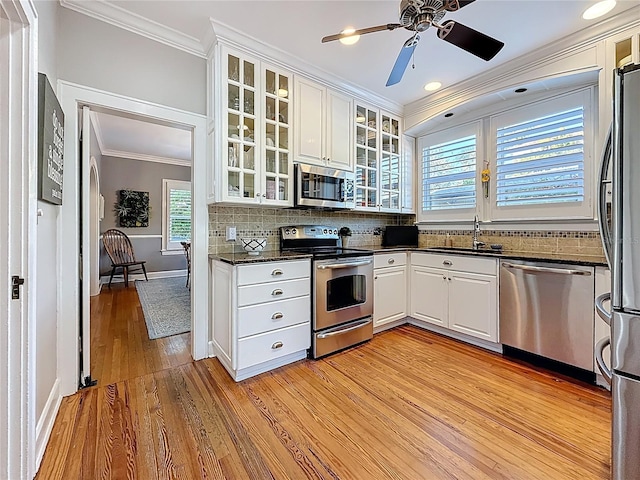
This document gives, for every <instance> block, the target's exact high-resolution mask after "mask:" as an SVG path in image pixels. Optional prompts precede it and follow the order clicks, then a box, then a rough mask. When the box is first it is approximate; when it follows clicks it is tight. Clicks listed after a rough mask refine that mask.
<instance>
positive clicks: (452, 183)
mask: <svg viewBox="0 0 640 480" xmlns="http://www.w3.org/2000/svg"><path fill="white" fill-rule="evenodd" d="M422 159H423V162H422V168H423V178H424V186H425V188H424V190H423V192H422V209H423V210H443V209H450V208H473V207H475V206H476V194H475V177H476V136H475V135H471V136H468V137H465V138H459V139H456V140H453V141H451V142H447V143H441V144H439V145H433V146H430V147H427V148H425V149H424V150H423V152H422Z"/></svg>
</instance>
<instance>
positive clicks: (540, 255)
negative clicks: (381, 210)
mask: <svg viewBox="0 0 640 480" xmlns="http://www.w3.org/2000/svg"><path fill="white" fill-rule="evenodd" d="M358 249H359V250H369V251H371V252H373V253H387V252H425V253H442V254H449V255H470V256H475V257H494V258H504V259H510V260H524V261H532V262H549V263H571V264H574V265H584V266H588V267H606V266H608V265H607V260H606V258H604V257H596V256H593V255H577V254H568V253H544V252H518V251H496V250H489V249H486V250H482V249H481V250H471V249H468V250H467V249H460V250H456V249H455V248H450V247H423V248H419V247H358Z"/></svg>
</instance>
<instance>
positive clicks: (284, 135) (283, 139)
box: [278, 125, 289, 150]
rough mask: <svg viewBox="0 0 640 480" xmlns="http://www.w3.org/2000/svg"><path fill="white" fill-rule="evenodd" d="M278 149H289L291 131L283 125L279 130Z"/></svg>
mask: <svg viewBox="0 0 640 480" xmlns="http://www.w3.org/2000/svg"><path fill="white" fill-rule="evenodd" d="M278 147H280V148H282V149H284V150H288V149H289V129H288V128H287V127H286V126H283V125H281V126H280V127H279V129H278Z"/></svg>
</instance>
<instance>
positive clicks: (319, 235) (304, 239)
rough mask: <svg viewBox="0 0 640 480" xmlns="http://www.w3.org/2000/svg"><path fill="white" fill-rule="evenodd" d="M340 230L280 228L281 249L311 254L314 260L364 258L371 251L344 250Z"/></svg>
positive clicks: (322, 227)
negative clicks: (341, 244) (340, 244)
mask: <svg viewBox="0 0 640 480" xmlns="http://www.w3.org/2000/svg"><path fill="white" fill-rule="evenodd" d="M339 238H340V237H339V236H338V229H337V228H336V227H328V226H324V225H293V226H289V227H281V228H280V249H281V250H283V251H289V252H291V251H293V252H300V253H309V254H311V255H313V258H314V259H326V258H345V257H363V256H366V255H371V251H369V250H360V249H357V248H342V247H340V246H339V245H338V241H339Z"/></svg>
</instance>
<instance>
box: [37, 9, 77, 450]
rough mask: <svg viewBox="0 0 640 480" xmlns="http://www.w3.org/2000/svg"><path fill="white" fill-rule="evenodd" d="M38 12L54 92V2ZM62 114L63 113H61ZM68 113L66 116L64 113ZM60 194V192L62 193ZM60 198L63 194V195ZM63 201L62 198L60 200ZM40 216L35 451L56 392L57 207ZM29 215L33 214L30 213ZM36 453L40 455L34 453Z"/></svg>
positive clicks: (43, 68)
mask: <svg viewBox="0 0 640 480" xmlns="http://www.w3.org/2000/svg"><path fill="white" fill-rule="evenodd" d="M34 4H35V7H36V11H37V13H38V71H39V72H42V73H45V74H46V75H47V77H48V79H49V82H50V83H51V86H52V87H53V89H54V91H55V89H56V84H57V77H58V71H57V63H56V49H57V36H58V28H57V13H58V9H59V8H60V7H59V6H58V2H52V1H36V2H34ZM65 113H66V112H65ZM66 114H68V113H66ZM63 192H64V190H63ZM63 196H64V193H63ZM63 201H64V198H63ZM38 209H39V210H41V211H42V216H40V217H38V227H37V233H36V242H37V258H36V298H37V300H36V321H35V323H36V325H35V332H36V333H35V334H36V338H35V351H36V368H35V379H36V388H35V402H36V422H37V426H38V438H37V443H38V448H40V447H41V446H43V443H44V440H46V438H48V435H49V432H48V427H47V424H48V423H49V422H50V421H51V420H52V419H53V417H54V416H55V413H56V409H57V408H56V407H57V402H58V401H59V399H58V393H57V386H56V380H57V377H58V376H57V363H56V360H57V357H58V350H57V322H58V288H57V284H58V281H59V280H58V275H59V252H60V245H59V239H60V236H59V234H58V228H59V227H58V225H59V223H58V220H59V215H60V209H61V207H59V206H56V205H52V204H50V203H47V202H41V201H38ZM32 214H33V215H35V214H36V212H33V213H32ZM38 453H40V452H38Z"/></svg>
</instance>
